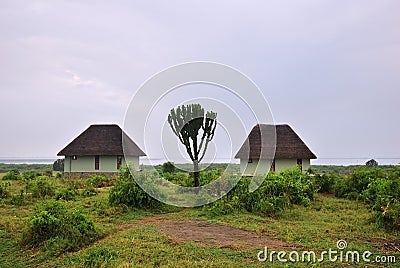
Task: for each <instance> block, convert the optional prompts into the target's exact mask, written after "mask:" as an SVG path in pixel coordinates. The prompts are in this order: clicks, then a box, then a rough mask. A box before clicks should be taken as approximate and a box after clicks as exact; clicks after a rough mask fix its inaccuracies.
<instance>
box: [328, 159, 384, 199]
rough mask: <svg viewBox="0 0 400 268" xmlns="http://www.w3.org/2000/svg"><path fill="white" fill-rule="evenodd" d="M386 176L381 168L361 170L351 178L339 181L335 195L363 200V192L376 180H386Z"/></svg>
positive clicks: (352, 174) (353, 173) (351, 175)
mask: <svg viewBox="0 0 400 268" xmlns="http://www.w3.org/2000/svg"><path fill="white" fill-rule="evenodd" d="M384 177H386V174H385V173H384V172H383V170H382V169H380V168H372V167H369V168H365V167H364V168H359V169H357V170H355V171H353V172H352V173H351V174H350V175H349V176H347V177H344V178H343V179H342V180H339V181H338V183H337V184H336V185H335V187H334V189H335V195H336V196H337V197H345V198H349V199H359V198H361V197H362V196H361V194H362V192H363V191H364V190H365V189H367V187H368V184H369V183H371V182H372V181H373V180H374V179H376V178H384Z"/></svg>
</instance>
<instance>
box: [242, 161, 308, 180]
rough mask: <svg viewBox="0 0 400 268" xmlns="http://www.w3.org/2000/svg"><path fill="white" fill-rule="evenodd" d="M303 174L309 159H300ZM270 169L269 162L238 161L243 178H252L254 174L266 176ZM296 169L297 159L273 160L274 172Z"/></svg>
mask: <svg viewBox="0 0 400 268" xmlns="http://www.w3.org/2000/svg"><path fill="white" fill-rule="evenodd" d="M302 163H303V168H302V170H303V172H305V171H307V170H308V169H309V168H310V159H302ZM270 167H271V161H270V160H265V159H261V160H252V163H248V161H247V159H246V160H245V159H240V171H241V172H242V174H243V176H254V175H256V174H266V173H267V172H268V171H269V170H270ZM295 167H297V159H275V172H281V171H283V170H285V169H291V168H295Z"/></svg>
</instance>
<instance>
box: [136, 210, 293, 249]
mask: <svg viewBox="0 0 400 268" xmlns="http://www.w3.org/2000/svg"><path fill="white" fill-rule="evenodd" d="M142 223H153V224H156V225H158V226H159V227H160V229H161V231H162V232H163V233H164V234H165V235H167V236H168V237H170V238H171V240H173V241H178V242H197V243H201V244H205V245H215V246H219V247H229V248H263V247H264V246H267V247H268V248H271V249H282V248H290V247H293V246H291V245H289V244H287V243H285V242H283V241H281V240H278V239H275V238H271V237H269V236H265V235H259V234H256V233H254V232H249V231H244V230H241V229H237V228H233V227H230V226H226V225H222V224H213V223H208V222H206V221H199V220H182V221H174V220H162V219H157V218H147V219H145V220H144V221H142Z"/></svg>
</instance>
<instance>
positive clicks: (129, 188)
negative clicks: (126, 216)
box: [109, 167, 162, 208]
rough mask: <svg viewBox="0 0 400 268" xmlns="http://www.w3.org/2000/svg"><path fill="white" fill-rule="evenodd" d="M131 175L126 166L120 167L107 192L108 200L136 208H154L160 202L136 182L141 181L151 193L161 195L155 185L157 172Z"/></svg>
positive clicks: (115, 203)
mask: <svg viewBox="0 0 400 268" xmlns="http://www.w3.org/2000/svg"><path fill="white" fill-rule="evenodd" d="M134 176H135V178H133V177H132V175H131V173H130V172H129V169H128V168H127V167H122V168H121V169H120V172H119V177H118V180H117V181H116V183H115V185H114V187H113V188H112V189H111V190H110V193H109V202H110V204H112V205H119V204H124V205H127V206H132V207H136V208H155V207H159V206H160V205H161V203H160V202H159V201H158V200H156V199H154V198H153V197H151V196H150V195H149V194H148V193H147V192H145V191H144V190H143V189H142V188H141V187H140V186H139V185H138V184H137V182H136V180H138V181H140V182H142V183H143V184H144V185H145V186H146V188H147V189H149V190H151V191H152V194H153V195H157V196H161V195H162V193H161V192H159V191H158V190H157V189H156V188H155V187H154V185H155V183H156V180H157V174H156V173H154V172H145V171H142V172H137V173H135V174H134Z"/></svg>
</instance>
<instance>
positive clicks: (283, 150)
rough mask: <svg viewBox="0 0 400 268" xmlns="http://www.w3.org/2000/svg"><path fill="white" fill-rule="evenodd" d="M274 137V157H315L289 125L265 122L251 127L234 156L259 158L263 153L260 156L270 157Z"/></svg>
mask: <svg viewBox="0 0 400 268" xmlns="http://www.w3.org/2000/svg"><path fill="white" fill-rule="evenodd" d="M261 137H262V138H261ZM275 139H276V150H275V159H295V158H296V159H297V158H301V159H316V158H317V157H316V156H315V154H313V152H311V150H310V149H309V148H308V147H307V145H306V144H305V143H304V142H303V141H302V140H301V139H300V137H299V136H298V135H297V134H296V132H294V130H293V129H292V128H291V127H290V126H289V125H266V124H259V125H256V126H254V127H253V129H252V130H251V132H250V134H249V136H248V137H247V139H246V141H245V142H244V143H243V145H242V147H241V148H240V149H239V151H238V153H237V154H236V156H235V158H245V159H247V158H251V159H259V158H260V155H264V157H262V156H261V158H268V157H271V156H270V155H271V153H270V152H273V147H274V140H275ZM261 148H262V149H263V151H261ZM265 151H267V152H265ZM265 156H267V157H265ZM271 158H272V157H271Z"/></svg>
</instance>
